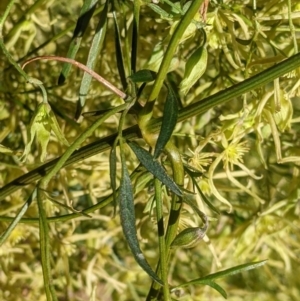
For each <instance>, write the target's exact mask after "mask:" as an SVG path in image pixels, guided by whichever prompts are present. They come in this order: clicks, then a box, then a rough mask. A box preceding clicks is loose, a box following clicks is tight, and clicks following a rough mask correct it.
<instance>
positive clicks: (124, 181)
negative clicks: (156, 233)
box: [120, 161, 163, 285]
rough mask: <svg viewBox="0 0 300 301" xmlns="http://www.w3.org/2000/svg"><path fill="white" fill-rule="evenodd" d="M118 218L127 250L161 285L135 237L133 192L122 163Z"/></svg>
mask: <svg viewBox="0 0 300 301" xmlns="http://www.w3.org/2000/svg"><path fill="white" fill-rule="evenodd" d="M120 216H121V224H122V228H123V232H124V236H125V238H126V241H127V243H128V245H129V248H130V250H131V252H132V254H133V256H134V258H135V260H136V262H137V263H138V264H139V265H140V266H141V268H142V269H143V270H144V271H145V272H146V273H147V274H148V275H149V276H150V277H151V278H152V279H153V280H154V281H156V282H157V283H159V284H161V285H163V283H162V281H161V280H160V279H159V278H158V276H157V275H156V274H155V273H154V271H153V270H152V268H151V267H150V265H149V263H148V262H147V260H146V259H145V256H144V255H143V253H142V251H141V249H140V246H139V241H138V238H137V235H136V226H135V211H134V200H133V191H132V186H131V181H130V176H129V173H128V170H127V167H126V164H125V162H123V161H122V178H121V185H120Z"/></svg>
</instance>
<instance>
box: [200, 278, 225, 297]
mask: <svg viewBox="0 0 300 301" xmlns="http://www.w3.org/2000/svg"><path fill="white" fill-rule="evenodd" d="M202 284H206V285H208V286H210V287H212V288H214V289H215V290H216V291H217V292H219V293H220V294H221V295H222V296H223V297H224V298H225V299H227V293H226V292H225V290H224V289H223V288H222V287H221V286H220V285H219V284H217V283H215V282H213V281H210V280H206V281H203V282H202Z"/></svg>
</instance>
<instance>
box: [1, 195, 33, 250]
mask: <svg viewBox="0 0 300 301" xmlns="http://www.w3.org/2000/svg"><path fill="white" fill-rule="evenodd" d="M35 198H36V189H34V190H33V192H32V193H31V195H30V196H29V198H28V200H27V201H26V202H25V204H24V205H23V206H22V208H21V210H20V211H19V213H18V214H17V215H16V217H15V218H14V219H13V221H12V222H11V223H10V225H9V226H8V227H7V228H6V230H5V232H4V233H3V234H2V235H1V236H0V246H1V245H2V244H3V243H4V242H5V241H6V239H7V238H8V236H9V235H10V233H11V232H12V231H13V230H14V229H15V227H16V226H17V224H18V222H19V221H20V220H21V218H22V217H23V215H24V214H25V213H26V211H27V209H28V208H29V206H30V204H31V203H32V201H33V200H34V199H35Z"/></svg>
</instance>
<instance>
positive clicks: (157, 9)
mask: <svg viewBox="0 0 300 301" xmlns="http://www.w3.org/2000/svg"><path fill="white" fill-rule="evenodd" d="M148 6H149V7H150V8H151V9H152V10H153V11H154V12H156V13H157V14H159V15H160V16H161V18H163V19H170V18H171V17H172V16H170V14H168V13H167V12H166V11H165V10H163V9H162V8H161V7H160V6H158V5H156V4H153V3H149V4H148Z"/></svg>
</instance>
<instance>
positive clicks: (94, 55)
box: [75, 0, 109, 119]
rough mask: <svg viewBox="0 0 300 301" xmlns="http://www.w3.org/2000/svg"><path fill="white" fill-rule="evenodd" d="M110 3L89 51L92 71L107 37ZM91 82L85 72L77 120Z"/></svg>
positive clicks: (103, 11)
mask: <svg viewBox="0 0 300 301" xmlns="http://www.w3.org/2000/svg"><path fill="white" fill-rule="evenodd" d="M108 3H109V1H108V0H107V1H106V4H105V6H104V9H103V10H102V12H101V14H100V17H99V23H98V25H97V28H96V31H95V35H94V38H93V41H92V44H91V46H90V51H89V55H88V59H87V63H86V66H87V67H88V68H89V69H91V70H94V67H95V65H96V62H97V59H98V55H99V52H100V51H101V49H102V46H103V41H104V38H105V35H106V27H107V11H108ZM91 81H92V76H91V75H90V74H88V73H86V72H84V74H83V77H82V80H81V85H80V89H79V101H78V103H77V110H76V114H75V118H76V119H78V118H79V116H80V114H81V112H82V108H83V106H84V104H85V98H86V95H87V93H88V90H89V88H90V85H91Z"/></svg>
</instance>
